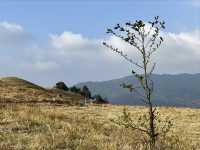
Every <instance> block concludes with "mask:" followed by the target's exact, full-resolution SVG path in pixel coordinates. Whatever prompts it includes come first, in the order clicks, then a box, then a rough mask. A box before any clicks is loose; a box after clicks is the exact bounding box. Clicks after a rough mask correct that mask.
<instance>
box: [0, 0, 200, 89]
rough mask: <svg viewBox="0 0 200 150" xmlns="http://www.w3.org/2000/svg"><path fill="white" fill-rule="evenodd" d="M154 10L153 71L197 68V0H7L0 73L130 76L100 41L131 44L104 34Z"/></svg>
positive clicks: (39, 78)
mask: <svg viewBox="0 0 200 150" xmlns="http://www.w3.org/2000/svg"><path fill="white" fill-rule="evenodd" d="M157 15H159V16H160V17H161V18H162V19H163V20H165V21H166V30H165V31H163V33H162V34H163V35H164V39H165V42H164V44H163V45H162V46H161V48H160V49H159V51H157V53H156V54H155V56H154V60H153V61H155V62H157V66H156V69H155V73H159V74H163V73H167V74H177V73H200V1H199V0H165V1H164V2H161V1H158V0H148V1H147V0H146V1H145V0H143V1H142V0H123V1H122V0H121V1H120V0H110V1H108V0H107V1H106V0H101V1H100V0H99V1H97V0H96V1H95V0H93V1H92V0H85V1H84V2H83V1H81V0H74V1H72V0H71V1H70V0H68V1H67V0H66V1H65V0H42V1H39V0H29V1H28V2H27V1H25V0H21V1H19V0H7V1H3V2H1V3H0V52H1V55H0V68H1V71H0V76H18V77H22V78H24V79H27V80H30V81H33V82H35V83H38V84H41V85H43V86H51V85H53V84H54V83H55V82H56V81H60V80H62V81H65V82H66V83H67V84H68V85H72V84H75V83H78V82H83V81H102V80H109V79H114V78H119V77H123V76H127V75H130V72H131V69H132V68H134V66H131V65H130V64H129V63H127V62H126V61H124V60H123V59H122V58H121V57H119V56H117V55H115V54H113V53H112V52H111V51H110V50H108V49H107V48H105V47H104V46H102V41H109V42H111V43H112V44H113V45H115V46H117V47H120V48H123V49H124V50H125V51H126V53H127V54H129V55H130V56H131V57H132V58H133V59H134V60H138V56H137V54H136V53H134V49H131V48H130V47H127V46H126V45H124V43H123V42H122V41H120V40H119V39H117V38H114V37H112V36H109V35H107V34H106V33H105V32H106V28H108V27H112V26H114V25H115V24H117V23H124V22H126V21H134V20H136V19H142V20H144V21H148V20H150V19H152V18H153V17H154V16H157Z"/></svg>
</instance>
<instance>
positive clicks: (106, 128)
mask: <svg viewBox="0 0 200 150" xmlns="http://www.w3.org/2000/svg"><path fill="white" fill-rule="evenodd" d="M126 107H127V108H128V110H129V111H130V112H131V114H132V117H133V118H134V117H135V118H137V116H138V115H139V114H141V113H143V112H145V111H146V109H145V108H144V107H137V106H134V107H130V106H129V107H128V106H126ZM123 108H124V106H114V105H99V106H97V105H96V106H95V105H90V106H87V107H79V106H65V105H59V106H55V105H47V104H34V105H30V104H29V105H26V104H1V108H0V149H5V150H7V149H14V150H15V149H21V150H24V149H26V150H29V149H30V150H36V149H37V150H40V149H48V150H49V149H52V150H53V149H67V150H76V149H77V150H133V149H142V146H141V144H138V143H141V140H142V135H141V133H139V132H136V131H132V130H131V129H125V128H122V127H120V126H117V125H116V124H114V123H113V122H112V121H110V119H113V118H117V116H119V115H121V113H122V111H123ZM159 111H160V113H161V114H162V117H163V118H164V117H166V116H170V118H172V119H173V122H174V126H173V128H172V132H170V136H173V137H174V136H177V137H178V138H179V139H180V141H177V139H175V138H174V139H169V141H168V147H167V148H166V149H185V150H189V149H192V148H193V147H192V145H196V146H195V147H194V149H200V147H199V146H198V144H200V110H199V109H190V108H164V107H162V108H159ZM169 138H170V137H169ZM173 144H174V145H177V146H175V147H173ZM170 146H172V147H171V148H170Z"/></svg>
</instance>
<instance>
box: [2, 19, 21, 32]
mask: <svg viewBox="0 0 200 150" xmlns="http://www.w3.org/2000/svg"><path fill="white" fill-rule="evenodd" d="M0 28H4V29H5V30H8V31H11V32H22V31H23V28H22V26H20V25H18V24H14V23H8V22H7V21H4V22H1V23H0Z"/></svg>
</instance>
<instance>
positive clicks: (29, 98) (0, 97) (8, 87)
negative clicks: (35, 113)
mask: <svg viewBox="0 0 200 150" xmlns="http://www.w3.org/2000/svg"><path fill="white" fill-rule="evenodd" d="M81 98H82V97H81V96H80V95H78V94H74V93H71V92H65V91H62V90H58V89H45V88H43V87H41V86H38V85H36V84H33V83H31V82H29V81H26V80H23V79H20V78H17V77H5V78H0V102H57V103H68V104H75V103H78V102H79V100H80V99H81Z"/></svg>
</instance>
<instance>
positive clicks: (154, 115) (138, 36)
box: [103, 16, 171, 150]
mask: <svg viewBox="0 0 200 150" xmlns="http://www.w3.org/2000/svg"><path fill="white" fill-rule="evenodd" d="M161 29H165V22H164V21H160V19H159V17H158V16H157V17H155V18H154V19H153V21H149V22H148V23H145V22H143V21H142V20H139V21H138V20H136V21H135V22H133V23H132V22H127V23H125V24H124V25H120V24H117V25H116V26H115V27H114V28H113V29H107V33H109V34H112V35H114V36H116V37H118V38H120V39H122V40H123V41H125V42H126V43H128V44H129V45H131V46H132V47H133V50H137V51H138V52H139V53H140V54H141V55H140V56H141V62H135V61H134V60H133V59H132V58H130V57H129V56H128V55H127V54H125V53H124V52H123V51H121V50H119V49H118V48H115V47H113V45H110V44H108V43H106V42H103V45H105V46H106V47H108V48H109V49H111V50H112V51H114V52H116V53H118V54H119V55H121V56H122V57H123V58H124V59H125V60H127V61H128V62H130V63H131V64H133V65H134V66H135V67H136V68H139V69H141V72H142V73H141V72H140V73H137V72H136V69H135V70H133V71H132V73H133V75H134V76H135V77H136V78H137V79H138V81H139V84H140V85H139V87H138V86H133V85H132V84H125V83H123V84H122V86H123V87H124V88H128V89H129V90H130V91H134V92H136V93H138V94H139V95H140V96H141V100H142V101H143V102H144V103H145V104H146V105H147V106H148V113H147V114H145V115H144V116H143V117H140V118H139V121H138V123H139V124H135V123H133V121H132V120H131V118H130V114H129V113H127V112H126V111H124V113H123V114H124V115H123V117H124V119H123V122H120V124H122V125H124V126H126V127H131V128H133V129H137V130H139V131H141V132H144V133H146V134H147V135H148V137H149V142H148V143H149V144H150V149H151V150H153V149H155V143H156V138H157V137H158V135H159V132H157V131H158V130H157V127H156V123H155V122H156V120H159V119H158V111H157V109H156V106H154V105H153V103H152V93H153V89H154V84H153V80H152V79H151V77H152V73H153V71H154V68H155V63H151V58H152V54H153V53H154V52H155V51H156V50H157V49H158V48H159V47H160V45H161V44H162V42H163V37H162V36H161V34H160V30H161ZM138 88H140V90H139V89H138ZM141 89H142V90H141ZM141 120H143V121H141ZM144 120H145V122H146V123H147V124H145V122H144ZM159 122H160V120H159ZM170 126H171V121H169V120H167V123H166V124H165V125H164V126H163V127H162V131H160V132H167V131H168V129H169V127H170Z"/></svg>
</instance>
